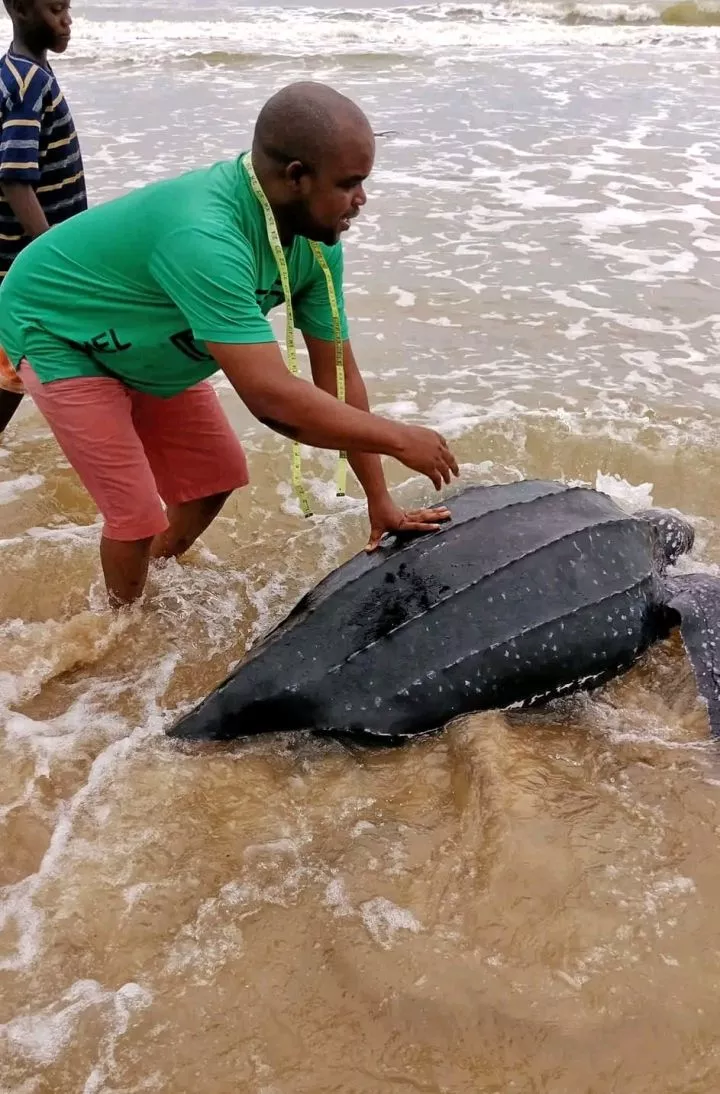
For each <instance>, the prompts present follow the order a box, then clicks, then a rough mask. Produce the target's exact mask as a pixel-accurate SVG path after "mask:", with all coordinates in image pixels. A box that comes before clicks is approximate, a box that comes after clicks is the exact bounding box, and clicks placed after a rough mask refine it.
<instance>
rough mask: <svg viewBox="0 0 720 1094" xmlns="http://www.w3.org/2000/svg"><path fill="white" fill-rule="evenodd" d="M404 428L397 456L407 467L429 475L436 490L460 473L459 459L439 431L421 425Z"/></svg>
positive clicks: (405, 426)
mask: <svg viewBox="0 0 720 1094" xmlns="http://www.w3.org/2000/svg"><path fill="white" fill-rule="evenodd" d="M402 429H403V436H402V442H401V448H400V449H399V451H398V453H397V458H398V459H399V460H400V462H401V463H404V464H405V466H406V467H410V468H411V469H412V470H413V471H419V472H420V474H421V475H427V477H428V478H429V479H430V480H431V481H432V484H433V486H434V487H435V489H436V490H440V489H441V487H442V484H443V482H445V483H448V484H449V483H450V482H451V481H452V477H453V475H455V476H456V477H457V476H458V475H459V474H460V471H459V469H458V465H457V460H456V459H455V457H454V456H453V454H452V452H451V451H450V449H449V448H448V444H447V441H446V440H445V438H444V437H442V436H441V435H440V434H439V433H436V432H435V431H434V430H432V429H426V428H425V427H424V426H421V425H404V426H403V427H402Z"/></svg>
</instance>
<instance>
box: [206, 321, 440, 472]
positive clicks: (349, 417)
mask: <svg viewBox="0 0 720 1094" xmlns="http://www.w3.org/2000/svg"><path fill="white" fill-rule="evenodd" d="M207 347H208V351H209V352H210V353H211V354H212V355H213V357H214V358H215V360H216V361H217V363H218V364H219V365H220V368H221V369H222V370H223V372H224V373H225V375H226V376H227V378H228V379H229V380H230V383H231V384H232V385H233V387H234V388H235V390H236V391H237V393H238V395H239V396H240V398H241V399H242V400H243V402H244V403H245V405H246V406H247V407H248V409H249V410H250V412H251V413H252V414H254V415H255V417H256V418H258V419H259V420H260V421H261V422H263V423H264V424H265V425H268V426H269V427H270V428H271V429H274V430H276V431H277V432H279V433H283V434H284V435H285V436H288V437H292V438H293V440H296V441H299V442H300V443H301V444H308V445H312V446H314V447H315V448H337V449H347V450H348V451H353V450H358V451H362V452H365V453H383V454H384V455H388V456H394V457H395V458H396V459H397V460H400V462H401V463H404V464H405V465H406V467H410V468H411V469H412V470H413V471H418V472H420V473H421V474H423V475H427V476H428V478H429V479H431V480H432V482H433V484H434V486H435V488H436V489H437V490H439V489H440V488H441V486H442V484H443V482H446V483H449V482H450V481H451V478H452V476H453V475H457V474H458V466H457V462H456V460H455V457H454V456H453V454H452V452H451V451H450V449H449V448H448V446H447V443H446V442H445V439H444V438H443V437H441V436H440V434H439V433H435V432H434V430H431V429H425V428H423V427H422V426H407V425H401V424H400V423H398V422H392V421H390V420H388V419H387V418H381V417H379V416H378V415H376V414H370V413H368V412H367V411H366V410H361V409H358V408H356V407H353V406H350V405H348V404H345V403H339V402H338V400H337V399H335V398H333V397H332V395H329V394H328V393H327V392H325V391H322V390H320V388H318V387H316V386H315V385H314V384H310V383H308V382H307V381H306V380H301V379H299V378H298V377H295V376H293V375H292V374H291V373H290V372H289V371H288V369H287V367H286V365H285V362H284V361H283V359H282V354H281V353H280V349H279V347H278V345H277V343H276V342H263V343H259V344H255V345H240V344H236V343H235V344H230V345H228V344H225V343H221V342H208V343H207ZM381 473H382V469H381Z"/></svg>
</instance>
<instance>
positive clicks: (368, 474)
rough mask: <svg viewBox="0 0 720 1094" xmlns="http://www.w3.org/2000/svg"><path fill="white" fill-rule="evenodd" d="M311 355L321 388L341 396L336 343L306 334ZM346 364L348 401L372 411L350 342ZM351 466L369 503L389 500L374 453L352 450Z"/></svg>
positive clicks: (347, 347)
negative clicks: (338, 390)
mask: <svg viewBox="0 0 720 1094" xmlns="http://www.w3.org/2000/svg"><path fill="white" fill-rule="evenodd" d="M303 337H304V339H305V345H306V346H307V348H308V353H309V354H310V368H311V369H312V376H313V380H314V381H315V384H316V385H317V387H319V388H322V390H323V391H327V392H328V394H329V395H334V396H336V397H337V369H336V364H335V343H334V342H326V341H323V340H322V339H320V338H313V337H312V336H311V335H309V334H305V335H303ZM343 350H344V352H343V361H344V366H345V402H346V403H347V405H348V406H354V407H357V409H358V410H365V411H369V410H370V403H369V401H368V395H367V388H366V387H365V381H364V380H363V378H362V375H361V373H360V369H359V368H358V366H357V362H356V360H355V355H354V353H353V351H352V346H351V345H350V342H349V341H348V342H345V343H343ZM348 463H349V464H350V466H351V467H352V469H353V471H354V472H355V475H356V476H357V479H358V482H359V483H360V485H361V486H362V488H363V490H364V491H365V494H366V496H367V498H368V501H369V502H370V503H371V504H372V503H373V502H376V501H380V500H382V499H383V498H388V497H389V491H388V488H387V483H386V482H385V474H384V472H383V468H382V463H381V461H380V457H379V456H378V455H376V454H375V453H372V452H360V451H358V450H357V449H355V450H353V451H348Z"/></svg>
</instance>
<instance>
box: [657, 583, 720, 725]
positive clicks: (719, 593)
mask: <svg viewBox="0 0 720 1094" xmlns="http://www.w3.org/2000/svg"><path fill="white" fill-rule="evenodd" d="M665 585H666V588H667V600H666V604H667V607H668V608H669V609H670V611H671V612H673V613H675V614H677V615H678V616H679V617H680V633H681V635H682V640H683V645H684V646H685V649H686V651H687V655H688V657H689V658H690V664H691V665H692V667H693V672H694V673H695V680H696V682H697V686H698V691H699V692H700V695H701V696H702V698H703V699H704V700H705V703H706V705H707V710H708V718H709V720H710V729H711V731H712V733H713V735H714V736H715V737H720V578H717V577H712V575H710V574H682V575H678V576H676V577H671V578H666V579H665Z"/></svg>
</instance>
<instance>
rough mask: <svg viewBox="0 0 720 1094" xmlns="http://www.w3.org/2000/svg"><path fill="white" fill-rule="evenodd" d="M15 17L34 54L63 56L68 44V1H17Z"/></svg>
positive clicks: (69, 20)
mask: <svg viewBox="0 0 720 1094" xmlns="http://www.w3.org/2000/svg"><path fill="white" fill-rule="evenodd" d="M14 15H15V18H16V19H17V21H18V22H19V24H20V26H21V27H22V31H23V35H24V37H25V39H26V41H27V43H28V45H30V46H32V48H33V49H34V50H37V52H38V53H39V52H42V51H43V50H46V49H50V50H52V51H53V53H64V52H65V50H66V49H67V47H68V42H69V41H70V28H71V26H72V19H71V17H70V0H16V3H15V5H14Z"/></svg>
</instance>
